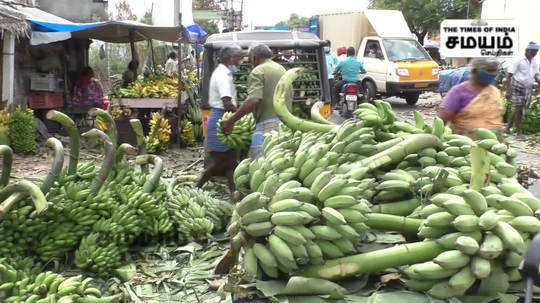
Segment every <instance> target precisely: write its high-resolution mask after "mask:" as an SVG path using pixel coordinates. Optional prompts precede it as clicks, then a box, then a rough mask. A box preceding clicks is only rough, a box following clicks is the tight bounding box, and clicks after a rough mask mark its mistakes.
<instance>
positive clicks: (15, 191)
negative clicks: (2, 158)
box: [0, 180, 47, 219]
mask: <svg viewBox="0 0 540 303" xmlns="http://www.w3.org/2000/svg"><path fill="white" fill-rule="evenodd" d="M26 195H29V196H30V198H31V199H32V202H33V203H34V206H35V208H36V213H37V214H38V215H40V214H42V213H43V212H44V211H45V210H46V209H47V199H45V195H43V192H41V190H40V189H39V187H37V185H35V184H34V183H32V182H30V181H26V180H21V181H18V182H16V183H11V184H9V185H8V186H6V187H4V188H3V189H2V190H0V201H3V202H2V203H1V204H0V219H2V218H3V217H4V215H5V214H6V213H7V212H8V211H9V210H10V209H11V207H12V206H13V205H15V203H17V202H18V201H20V200H21V197H24V196H26ZM5 197H8V198H7V199H6V198H5Z"/></svg>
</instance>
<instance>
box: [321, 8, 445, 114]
mask: <svg viewBox="0 0 540 303" xmlns="http://www.w3.org/2000/svg"><path fill="white" fill-rule="evenodd" d="M318 19H319V37H320V38H321V39H322V40H329V41H330V42H331V43H332V48H333V50H334V51H335V50H336V49H337V48H339V47H343V46H346V47H349V46H353V47H354V48H355V49H356V50H357V58H358V60H359V61H360V62H362V63H363V64H364V67H365V69H366V71H367V73H366V74H364V75H362V76H361V78H362V84H363V87H364V89H365V95H366V100H368V101H371V100H373V98H375V97H376V96H377V95H380V96H384V97H390V96H397V97H401V98H405V100H406V101H407V103H408V104H410V105H414V104H416V102H418V97H419V96H420V94H421V93H423V92H425V91H436V90H437V89H438V86H439V66H438V65H437V63H435V61H433V59H432V58H431V57H430V56H429V54H428V53H427V52H426V51H425V50H424V48H423V47H422V45H420V43H418V41H417V40H416V38H415V36H414V35H413V34H412V33H411V31H410V29H409V27H408V26H407V22H405V18H404V17H403V14H402V13H401V12H400V11H396V10H365V11H363V12H351V13H337V14H327V15H319V16H318Z"/></svg>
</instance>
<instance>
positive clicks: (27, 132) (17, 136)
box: [9, 106, 38, 154]
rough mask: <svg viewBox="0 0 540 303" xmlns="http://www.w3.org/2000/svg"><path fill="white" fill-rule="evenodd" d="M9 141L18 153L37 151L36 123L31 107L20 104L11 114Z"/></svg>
mask: <svg viewBox="0 0 540 303" xmlns="http://www.w3.org/2000/svg"><path fill="white" fill-rule="evenodd" d="M9 141H10V144H11V147H13V150H14V151H15V152H16V153H18V154H35V153H37V151H38V147H37V144H36V124H35V121H34V112H33V111H32V110H31V109H29V108H22V107H21V106H18V107H17V108H15V109H14V110H13V111H12V112H11V113H10V114H9Z"/></svg>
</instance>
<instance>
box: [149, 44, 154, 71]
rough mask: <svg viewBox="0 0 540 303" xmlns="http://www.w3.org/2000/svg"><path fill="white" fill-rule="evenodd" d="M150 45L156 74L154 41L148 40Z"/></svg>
mask: <svg viewBox="0 0 540 303" xmlns="http://www.w3.org/2000/svg"><path fill="white" fill-rule="evenodd" d="M148 45H150V51H151V52H152V67H153V68H154V72H156V56H155V55H154V44H153V43H152V39H149V40H148Z"/></svg>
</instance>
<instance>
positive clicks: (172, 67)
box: [165, 58, 178, 75]
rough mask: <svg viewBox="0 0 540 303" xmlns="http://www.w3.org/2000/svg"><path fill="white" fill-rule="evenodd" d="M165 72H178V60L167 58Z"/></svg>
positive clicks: (168, 73) (170, 73) (169, 73)
mask: <svg viewBox="0 0 540 303" xmlns="http://www.w3.org/2000/svg"><path fill="white" fill-rule="evenodd" d="M165 72H166V73H167V75H172V74H174V73H177V72H178V60H173V59H171V58H169V59H167V62H165Z"/></svg>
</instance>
